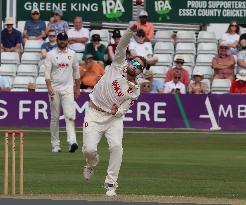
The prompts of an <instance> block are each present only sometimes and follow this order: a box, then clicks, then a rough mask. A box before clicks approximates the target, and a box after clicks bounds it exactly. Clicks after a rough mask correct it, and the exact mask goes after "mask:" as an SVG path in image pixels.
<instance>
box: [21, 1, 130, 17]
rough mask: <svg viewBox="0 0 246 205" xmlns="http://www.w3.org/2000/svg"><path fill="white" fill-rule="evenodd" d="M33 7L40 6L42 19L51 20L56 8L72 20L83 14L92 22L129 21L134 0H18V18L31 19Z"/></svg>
mask: <svg viewBox="0 0 246 205" xmlns="http://www.w3.org/2000/svg"><path fill="white" fill-rule="evenodd" d="M33 8H38V9H39V10H40V13H41V19H43V20H49V18H50V17H51V15H52V12H53V11H54V10H56V9H61V10H62V11H63V19H65V20H67V21H70V22H71V21H72V20H73V19H74V17H75V16H82V18H83V20H84V21H91V22H129V21H131V20H132V1H131V3H129V1H128V0H83V1H81V0H52V1H50V0H18V1H17V9H16V10H17V20H18V21H24V20H28V19H30V13H31V10H32V9H33Z"/></svg>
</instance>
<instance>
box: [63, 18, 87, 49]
mask: <svg viewBox="0 0 246 205" xmlns="http://www.w3.org/2000/svg"><path fill="white" fill-rule="evenodd" d="M73 25H74V28H72V29H69V30H68V32H67V35H68V41H69V48H70V49H72V50H74V51H75V52H76V53H81V52H83V51H84V50H85V44H86V43H87V41H88V40H89V30H88V29H87V28H84V27H83V20H82V17H80V16H77V17H75V19H74V21H73Z"/></svg>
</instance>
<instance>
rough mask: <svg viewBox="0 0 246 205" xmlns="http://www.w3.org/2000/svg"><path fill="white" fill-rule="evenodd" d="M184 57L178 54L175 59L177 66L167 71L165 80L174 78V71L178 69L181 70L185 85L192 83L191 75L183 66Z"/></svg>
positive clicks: (182, 80)
mask: <svg viewBox="0 0 246 205" xmlns="http://www.w3.org/2000/svg"><path fill="white" fill-rule="evenodd" d="M184 63H185V62H184V57H183V56H181V55H178V56H176V60H175V64H176V65H175V67H171V68H169V69H168V71H167V73H166V79H165V82H168V81H171V80H172V79H173V73H174V72H175V71H177V70H179V71H180V72H181V80H180V81H181V82H182V83H183V84H185V86H188V85H189V83H190V75H189V73H188V71H187V70H185V69H184V68H183V65H184Z"/></svg>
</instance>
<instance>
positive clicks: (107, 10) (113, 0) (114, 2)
mask: <svg viewBox="0 0 246 205" xmlns="http://www.w3.org/2000/svg"><path fill="white" fill-rule="evenodd" d="M123 3H124V0H105V1H102V6H103V14H104V15H105V16H106V17H107V18H108V19H110V20H113V19H116V20H119V19H118V18H120V17H121V16H122V15H123V13H125V9H124V7H123Z"/></svg>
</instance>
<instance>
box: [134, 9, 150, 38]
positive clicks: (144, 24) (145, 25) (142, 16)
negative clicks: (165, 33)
mask: <svg viewBox="0 0 246 205" xmlns="http://www.w3.org/2000/svg"><path fill="white" fill-rule="evenodd" d="M138 17H139V21H138V28H139V29H143V30H144V32H145V34H146V38H145V39H144V40H145V41H152V40H153V36H154V25H153V24H152V23H150V22H148V21H147V20H148V13H147V11H144V10H142V11H140V12H139V14H138Z"/></svg>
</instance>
